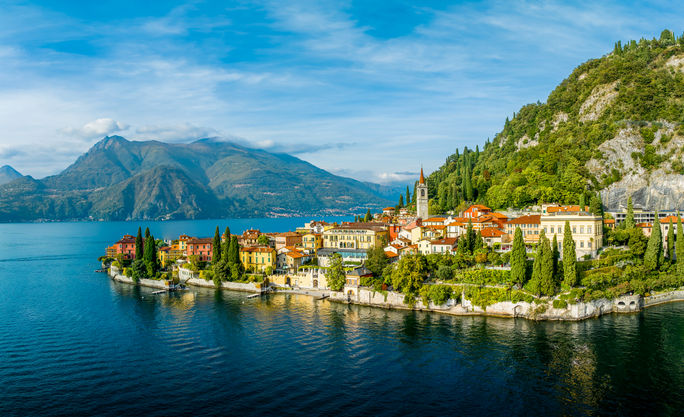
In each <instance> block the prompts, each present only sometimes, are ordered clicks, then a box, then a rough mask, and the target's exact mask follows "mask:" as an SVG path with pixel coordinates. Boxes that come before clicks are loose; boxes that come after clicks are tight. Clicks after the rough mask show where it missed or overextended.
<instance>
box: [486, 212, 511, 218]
mask: <svg viewBox="0 0 684 417" xmlns="http://www.w3.org/2000/svg"><path fill="white" fill-rule="evenodd" d="M489 215H490V216H492V217H494V218H497V219H504V220H505V219H507V218H508V217H507V216H506V215H505V214H502V213H497V212H495V211H493V212H491V213H489Z"/></svg>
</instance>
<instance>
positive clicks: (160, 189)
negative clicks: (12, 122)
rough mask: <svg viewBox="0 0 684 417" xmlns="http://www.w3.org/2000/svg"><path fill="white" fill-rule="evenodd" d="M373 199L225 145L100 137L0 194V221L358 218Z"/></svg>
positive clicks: (373, 192)
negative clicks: (65, 163)
mask: <svg viewBox="0 0 684 417" xmlns="http://www.w3.org/2000/svg"><path fill="white" fill-rule="evenodd" d="M381 190H382V187H378V186H377V185H376V184H365V183H362V182H360V181H356V180H353V179H350V178H344V177H338V176H335V175H333V174H331V173H329V172H327V171H324V170H322V169H320V168H317V167H315V166H313V165H311V164H310V163H308V162H305V161H302V160H301V159H298V158H295V157H293V156H290V155H286V154H276V153H270V152H267V151H264V150H260V149H251V148H247V147H244V146H241V145H237V144H235V143H231V142H223V141H218V140H213V139H202V140H199V141H196V142H193V143H190V144H168V143H164V142H158V141H145V142H137V141H128V140H126V139H124V138H122V137H120V136H110V137H106V138H104V139H103V140H101V141H100V142H98V143H96V144H95V145H94V146H93V147H92V148H91V149H90V150H88V152H86V153H85V154H83V155H81V156H80V157H79V158H78V159H77V160H76V162H74V163H73V164H72V165H71V166H69V167H68V168H67V169H65V170H64V171H63V172H61V173H60V174H58V175H54V176H50V177H46V178H44V179H42V180H36V179H33V178H31V177H22V178H19V179H14V180H13V181H11V182H8V183H6V184H3V185H0V221H31V220H66V219H103V220H132V219H198V218H216V217H258V216H287V215H298V214H301V215H307V214H325V213H328V214H347V213H361V212H362V211H365V210H366V209H367V208H378V207H381V206H383V205H387V204H388V203H389V201H388V200H387V199H386V198H384V197H383V193H382V192H381Z"/></svg>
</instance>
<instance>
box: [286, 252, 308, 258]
mask: <svg viewBox="0 0 684 417" xmlns="http://www.w3.org/2000/svg"><path fill="white" fill-rule="evenodd" d="M285 255H286V256H289V257H290V258H294V259H299V258H303V257H304V254H303V253H301V252H297V251H292V252H288V253H286V254H285Z"/></svg>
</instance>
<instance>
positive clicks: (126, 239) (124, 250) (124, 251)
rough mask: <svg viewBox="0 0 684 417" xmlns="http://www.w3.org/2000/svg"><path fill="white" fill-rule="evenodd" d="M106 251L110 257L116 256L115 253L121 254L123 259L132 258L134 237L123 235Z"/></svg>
mask: <svg viewBox="0 0 684 417" xmlns="http://www.w3.org/2000/svg"><path fill="white" fill-rule="evenodd" d="M106 253H107V256H109V257H110V258H116V257H117V255H123V257H124V259H134V258H135V237H133V236H131V235H124V236H123V237H122V238H121V239H120V240H119V241H118V242H116V243H115V244H113V245H112V246H110V247H108V248H107V250H106Z"/></svg>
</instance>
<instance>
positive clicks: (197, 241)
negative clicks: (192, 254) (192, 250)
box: [188, 237, 214, 245]
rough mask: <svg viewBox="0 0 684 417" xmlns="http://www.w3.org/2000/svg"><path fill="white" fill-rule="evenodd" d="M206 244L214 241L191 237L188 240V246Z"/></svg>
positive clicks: (208, 238)
mask: <svg viewBox="0 0 684 417" xmlns="http://www.w3.org/2000/svg"><path fill="white" fill-rule="evenodd" d="M207 243H214V239H213V238H210V237H199V238H197V237H191V238H190V239H188V245H198V244H207Z"/></svg>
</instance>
